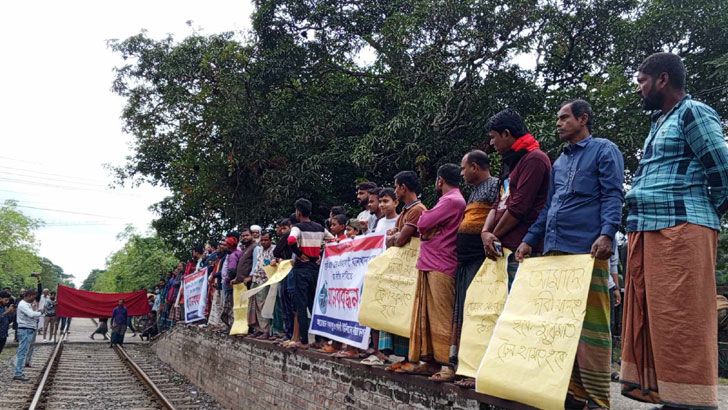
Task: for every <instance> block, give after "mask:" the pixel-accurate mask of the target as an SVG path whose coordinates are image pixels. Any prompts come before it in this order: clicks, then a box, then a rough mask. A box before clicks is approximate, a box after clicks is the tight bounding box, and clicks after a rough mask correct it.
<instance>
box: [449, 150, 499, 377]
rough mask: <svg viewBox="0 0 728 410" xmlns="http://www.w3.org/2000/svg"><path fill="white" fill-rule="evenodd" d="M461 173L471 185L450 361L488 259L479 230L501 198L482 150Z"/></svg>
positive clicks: (467, 159) (461, 235) (460, 244)
mask: <svg viewBox="0 0 728 410" xmlns="http://www.w3.org/2000/svg"><path fill="white" fill-rule="evenodd" d="M460 175H462V176H463V179H464V180H465V183H467V184H468V185H472V186H473V187H474V188H473V192H472V193H471V194H470V198H469V199H468V204H467V205H466V207H465V216H464V218H463V222H462V223H461V224H460V227H459V228H458V234H457V255H458V268H457V271H456V272H455V307H454V309H453V316H452V334H451V336H450V363H451V364H452V365H453V366H457V364H458V349H459V345H460V334H461V330H462V324H463V312H464V308H465V295H466V292H467V291H468V287H470V283H471V282H472V281H473V278H474V277H475V274H477V273H478V270H479V269H480V266H481V265H483V261H485V250H484V249H483V244H482V242H481V241H480V230H481V229H482V228H483V225H485V219H486V218H487V217H488V213H489V212H490V208H491V205H492V204H493V202H495V200H496V199H497V198H498V186H499V184H498V178H495V177H491V176H490V160H489V159H488V155H487V154H486V153H485V152H483V151H480V150H474V151H470V152H468V153H467V154H465V156H464V157H463V159H462V161H460ZM458 385H459V386H461V387H469V388H473V387H475V380H474V379H469V380H464V381H462V382H458Z"/></svg>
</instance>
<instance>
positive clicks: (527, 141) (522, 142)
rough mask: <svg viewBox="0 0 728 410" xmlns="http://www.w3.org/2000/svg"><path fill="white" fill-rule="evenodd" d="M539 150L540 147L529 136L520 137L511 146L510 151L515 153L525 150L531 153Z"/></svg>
mask: <svg viewBox="0 0 728 410" xmlns="http://www.w3.org/2000/svg"><path fill="white" fill-rule="evenodd" d="M539 148H541V146H540V145H539V144H538V141H536V138H533V135H531V134H525V135H522V136H521V137H520V138H518V139H517V140H516V142H514V143H513V145H512V146H511V149H512V150H513V151H516V152H518V151H520V150H522V149H525V150H526V151H528V152H531V151H533V150H535V149H539Z"/></svg>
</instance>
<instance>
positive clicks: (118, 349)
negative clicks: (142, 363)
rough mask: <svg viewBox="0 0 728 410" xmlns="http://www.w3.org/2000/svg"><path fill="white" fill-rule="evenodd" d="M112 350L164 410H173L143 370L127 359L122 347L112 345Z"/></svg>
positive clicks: (127, 355)
mask: <svg viewBox="0 0 728 410" xmlns="http://www.w3.org/2000/svg"><path fill="white" fill-rule="evenodd" d="M114 350H116V353H117V354H118V355H119V358H120V359H121V360H122V361H123V362H124V363H126V364H127V365H128V366H129V367H130V368H131V369H132V370H133V371H134V373H136V374H137V376H139V378H140V379H141V380H142V381H143V382H144V384H146V385H147V387H149V389H150V390H151V391H152V393H154V395H155V396H156V397H157V399H158V400H159V401H160V402H161V403H162V405H163V406H164V408H165V409H167V410H175V408H174V405H173V404H172V402H170V401H169V400H168V399H167V397H165V396H164V394H163V393H162V391H161V390H159V388H158V387H157V385H156V384H154V382H153V381H152V379H150V378H149V376H147V374H146V373H144V370H142V368H141V367H139V365H137V364H136V363H135V362H134V360H133V359H132V358H131V357H129V354H127V353H126V351H125V350H124V348H123V347H121V346H119V345H116V344H115V345H114Z"/></svg>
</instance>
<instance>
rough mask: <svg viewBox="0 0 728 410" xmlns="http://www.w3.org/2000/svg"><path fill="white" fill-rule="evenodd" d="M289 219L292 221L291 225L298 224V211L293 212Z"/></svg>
mask: <svg viewBox="0 0 728 410" xmlns="http://www.w3.org/2000/svg"><path fill="white" fill-rule="evenodd" d="M288 220H289V221H291V225H295V224H297V223H298V218H296V213H295V212H294V213H292V214H291V216H289V217H288Z"/></svg>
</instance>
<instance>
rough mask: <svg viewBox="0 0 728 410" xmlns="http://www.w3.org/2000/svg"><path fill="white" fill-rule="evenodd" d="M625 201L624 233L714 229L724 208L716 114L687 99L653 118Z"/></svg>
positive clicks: (726, 159) (725, 150)
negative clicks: (683, 226)
mask: <svg viewBox="0 0 728 410" xmlns="http://www.w3.org/2000/svg"><path fill="white" fill-rule="evenodd" d="M643 152H644V155H643V156H642V159H641V160H640V164H639V167H638V168H637V172H636V173H635V177H634V179H633V180H632V189H630V190H629V192H628V193H627V195H626V197H625V201H626V203H627V206H628V207H629V213H628V214H627V232H633V231H656V230H660V229H664V228H669V227H671V226H675V225H680V224H683V223H686V222H689V223H693V224H697V225H702V226H707V227H708V228H712V229H715V230H720V215H722V214H723V212H725V211H726V209H728V146H726V142H725V140H724V139H723V127H722V125H721V122H720V118H719V117H718V113H717V112H715V110H714V109H712V108H710V107H708V106H707V105H705V104H703V103H700V102H697V101H694V100H692V99H691V98H690V96H689V95H687V96H686V97H685V98H683V99H682V100H681V101H680V102H679V103H677V105H675V107H673V108H672V109H671V110H670V111H669V112H668V113H667V114H665V115H659V114H657V115H655V116H654V117H653V121H652V128H651V129H650V134H649V135H648V136H647V139H646V140H645V146H644V149H643Z"/></svg>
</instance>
